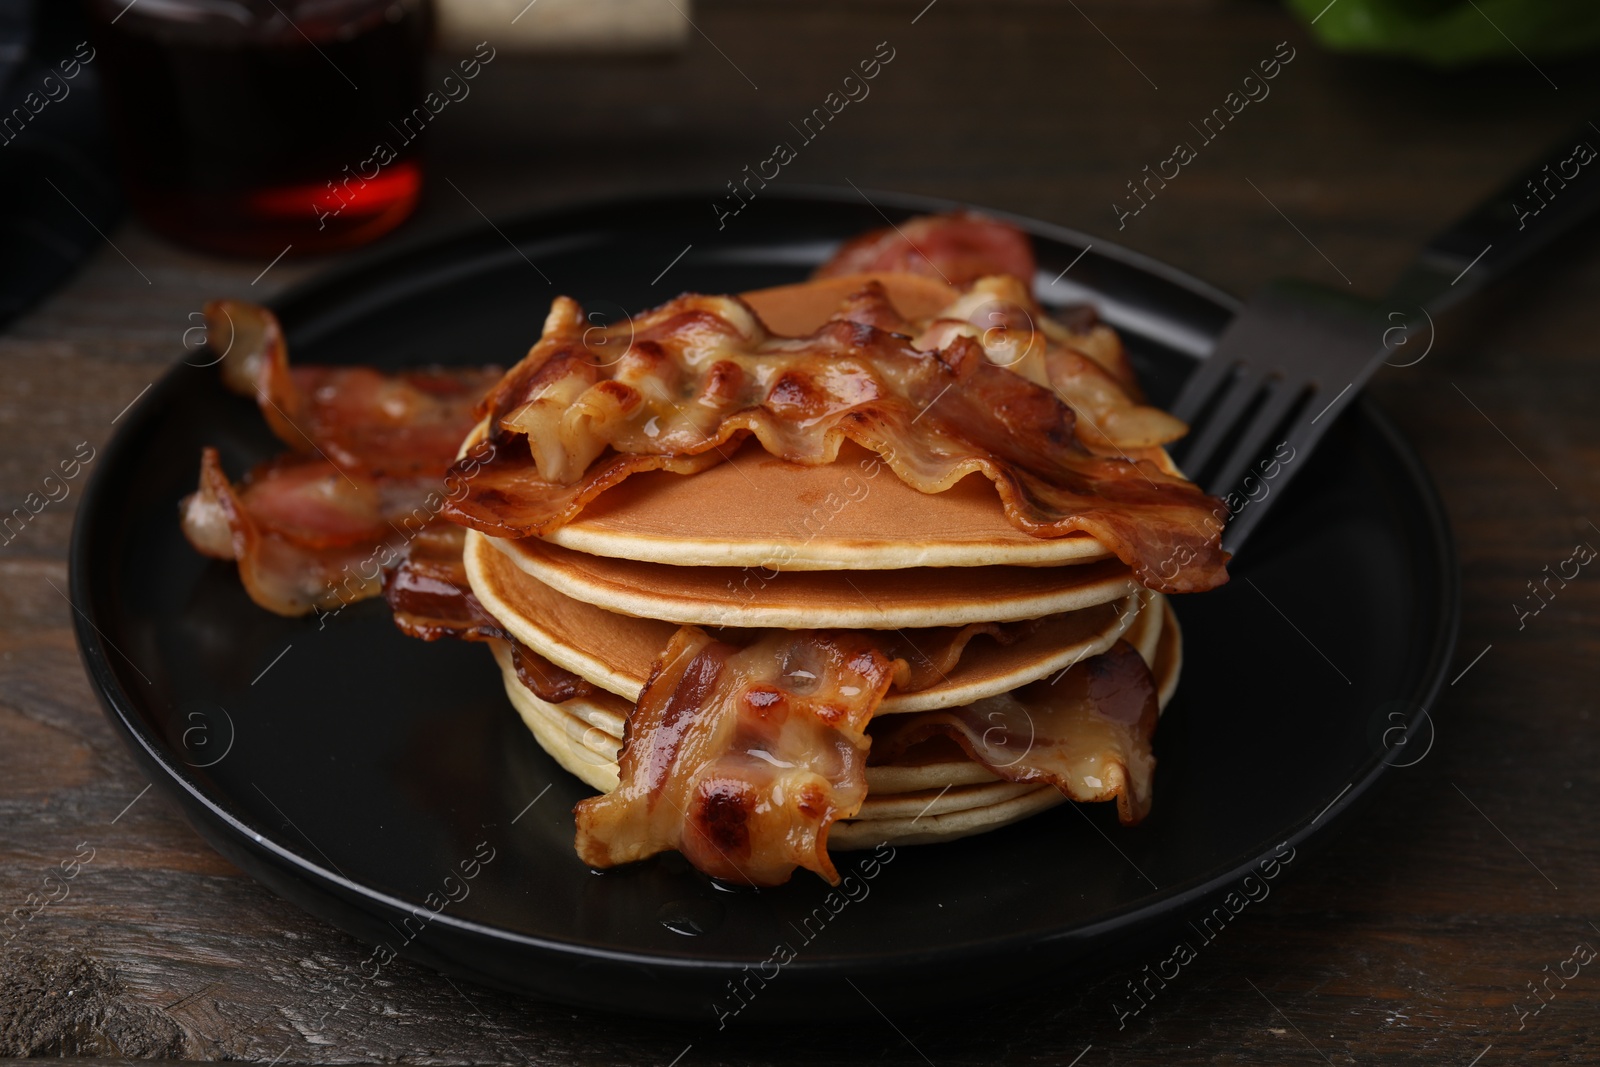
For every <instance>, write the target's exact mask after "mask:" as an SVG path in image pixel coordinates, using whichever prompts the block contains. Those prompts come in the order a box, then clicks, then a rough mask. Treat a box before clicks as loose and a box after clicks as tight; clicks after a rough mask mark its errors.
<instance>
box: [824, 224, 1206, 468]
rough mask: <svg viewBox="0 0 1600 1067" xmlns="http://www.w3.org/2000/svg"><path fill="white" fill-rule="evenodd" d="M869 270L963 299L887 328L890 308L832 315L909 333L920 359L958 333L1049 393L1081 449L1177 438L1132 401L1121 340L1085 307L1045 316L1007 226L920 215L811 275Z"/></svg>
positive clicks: (1028, 265)
mask: <svg viewBox="0 0 1600 1067" xmlns="http://www.w3.org/2000/svg"><path fill="white" fill-rule="evenodd" d="M870 271H905V272H909V273H914V274H921V275H924V276H929V277H940V278H943V279H944V280H945V281H947V282H948V283H949V284H950V285H952V286H954V287H956V288H959V289H962V290H964V292H963V293H962V295H961V296H960V297H959V298H958V299H957V300H956V301H955V302H954V303H953V304H951V305H950V307H948V308H946V309H944V310H943V311H941V312H940V313H939V314H938V315H936V316H934V317H933V318H932V319H927V320H921V321H918V322H915V323H905V322H900V321H897V320H898V316H895V315H894V314H893V309H892V308H889V309H888V312H887V313H885V308H888V304H887V301H884V302H883V306H882V307H875V306H872V305H871V304H870V303H868V304H867V305H866V306H861V307H855V308H847V309H842V316H843V317H847V318H849V319H850V321H852V322H867V323H870V324H871V325H873V326H877V327H878V328H879V329H883V330H894V331H896V332H902V333H909V334H911V335H913V336H914V337H915V341H914V343H915V345H916V347H917V348H919V349H921V350H923V351H935V350H937V349H941V348H944V347H947V346H948V345H949V343H950V340H951V338H953V337H955V336H958V335H961V336H967V337H971V338H973V339H974V340H976V341H978V343H979V344H981V345H982V346H983V349H984V353H985V354H986V355H987V356H988V357H989V359H990V361H991V362H993V363H996V364H999V365H1000V366H1002V367H1007V368H1009V369H1011V370H1013V371H1015V372H1016V373H1018V374H1020V375H1022V376H1023V377H1024V378H1027V379H1028V380H1029V381H1031V382H1033V383H1034V384H1036V385H1042V386H1045V387H1047V388H1052V389H1054V390H1055V391H1056V394H1057V395H1058V396H1060V397H1061V399H1062V400H1064V401H1066V403H1067V404H1068V405H1069V406H1070V407H1072V409H1073V410H1074V411H1075V412H1077V414H1078V416H1079V422H1078V425H1077V426H1076V432H1077V434H1078V437H1079V438H1080V439H1081V440H1082V441H1083V442H1084V444H1085V445H1087V446H1089V447H1090V448H1098V449H1101V450H1108V449H1109V450H1118V449H1120V450H1133V449H1141V448H1154V447H1157V446H1159V445H1163V444H1166V443H1168V442H1169V441H1174V440H1177V439H1178V438H1179V437H1181V436H1183V434H1184V433H1185V432H1186V431H1187V427H1186V426H1184V424H1183V423H1182V422H1180V421H1179V420H1177V419H1175V418H1173V417H1172V416H1171V415H1168V414H1167V413H1166V412H1164V411H1161V410H1159V409H1156V408H1151V407H1146V406H1144V405H1143V404H1142V403H1141V401H1142V400H1143V394H1142V392H1141V390H1140V388H1139V382H1138V378H1137V377H1136V376H1135V375H1134V372H1133V365H1132V364H1131V363H1130V362H1129V360H1128V355H1127V352H1126V351H1125V350H1124V349H1123V347H1122V342H1121V340H1120V339H1118V337H1117V334H1116V331H1115V330H1113V329H1111V328H1110V327H1109V326H1106V325H1104V324H1103V323H1101V322H1099V320H1098V318H1097V316H1096V315H1095V313H1094V310H1093V309H1092V308H1089V307H1087V306H1079V307H1075V308H1071V309H1068V311H1067V313H1066V314H1065V315H1064V316H1063V317H1062V318H1060V319H1058V318H1055V317H1052V316H1050V315H1047V314H1046V313H1045V311H1044V309H1043V308H1042V307H1040V305H1039V303H1038V301H1037V300H1035V299H1034V297H1033V295H1032V289H1031V286H1032V281H1033V275H1034V261H1033V252H1032V248H1031V246H1030V244H1029V241H1028V237H1027V235H1026V234H1024V233H1023V232H1022V231H1020V230H1018V229H1017V228H1016V227H1014V226H1010V225H1008V224H1006V223H1003V222H999V221H997V220H995V219H988V218H984V217H983V216H981V215H975V214H972V213H970V212H954V213H951V214H944V215H922V216H918V217H916V218H913V219H909V220H907V221H906V222H905V223H903V224H901V226H900V227H899V228H898V229H896V228H893V227H890V228H886V229H882V230H875V231H873V232H872V233H868V234H864V235H863V236H861V237H858V238H856V239H854V240H852V241H849V242H847V243H846V244H845V245H844V246H843V247H842V248H840V250H839V251H838V252H837V253H836V254H835V255H834V257H833V258H832V259H830V260H829V261H828V262H827V263H824V264H823V265H822V266H821V267H819V268H817V270H816V272H815V273H814V274H813V277H817V278H829V277H838V276H842V275H847V274H852V273H860V272H870Z"/></svg>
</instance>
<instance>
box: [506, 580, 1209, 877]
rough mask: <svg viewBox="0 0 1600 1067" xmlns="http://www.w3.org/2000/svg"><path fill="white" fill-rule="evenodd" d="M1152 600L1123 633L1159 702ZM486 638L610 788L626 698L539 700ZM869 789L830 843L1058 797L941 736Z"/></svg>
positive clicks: (904, 832) (934, 828) (547, 735)
mask: <svg viewBox="0 0 1600 1067" xmlns="http://www.w3.org/2000/svg"><path fill="white" fill-rule="evenodd" d="M1155 607H1159V609H1160V610H1150V611H1145V612H1141V613H1140V615H1139V619H1138V621H1137V622H1136V623H1135V625H1134V627H1132V628H1130V631H1129V633H1128V635H1127V636H1128V640H1129V643H1130V644H1132V645H1133V646H1134V647H1135V648H1138V649H1139V650H1140V654H1141V655H1142V656H1144V658H1145V659H1146V661H1147V662H1150V663H1151V664H1152V669H1153V670H1154V671H1155V675H1156V685H1157V691H1158V693H1159V694H1160V697H1159V699H1160V703H1161V705H1162V707H1163V708H1164V707H1165V706H1166V702H1167V700H1168V699H1169V698H1170V696H1171V694H1172V692H1173V690H1174V689H1175V688H1176V686H1177V680H1178V672H1179V669H1180V666H1181V656H1180V655H1179V653H1178V648H1179V645H1180V642H1181V638H1180V634H1179V631H1178V627H1177V624H1176V620H1175V619H1174V618H1173V615H1172V609H1171V606H1170V605H1168V604H1167V602H1166V600H1165V598H1158V599H1157V602H1156V604H1154V605H1152V608H1155ZM491 647H492V648H493V650H494V654H495V659H496V661H497V662H498V663H499V665H500V670H501V675H502V678H503V680H504V683H505V688H506V695H507V696H508V697H509V698H510V700H511V703H512V705H513V706H515V707H516V709H517V712H518V714H520V715H521V716H522V719H523V721H524V722H525V723H526V724H527V725H528V728H529V729H530V730H532V731H533V734H534V737H535V738H536V739H537V740H538V742H539V744H540V746H541V747H542V748H544V750H545V751H546V752H548V753H550V755H551V756H552V757H554V758H555V760H556V762H558V763H559V764H561V766H562V767H563V768H565V769H566V770H567V771H568V772H570V773H572V774H574V775H576V776H577V777H578V778H580V779H582V780H583V781H584V782H585V783H586V784H588V785H589V786H591V787H592V788H594V789H597V790H599V791H601V792H609V791H611V790H612V789H615V788H616V787H617V762H616V761H617V756H618V753H619V752H620V751H621V748H622V729H623V723H624V720H625V719H626V716H627V713H628V712H629V711H630V710H631V705H630V704H629V703H628V702H627V701H625V700H623V699H621V698H620V697H617V696H615V695H613V694H610V693H605V694H599V695H597V696H594V697H587V698H577V699H573V700H568V701H565V702H563V703H561V704H552V703H549V702H547V701H544V700H541V699H540V698H539V697H538V696H536V695H535V694H534V693H533V692H532V691H531V690H529V689H528V688H527V686H525V685H523V684H522V682H521V680H520V679H519V678H518V677H517V672H516V667H515V666H514V665H513V663H512V661H511V656H510V652H509V648H508V646H507V645H505V643H504V642H494V643H493V644H492V646H491ZM867 790H868V792H867V800H866V801H865V802H864V803H863V804H862V808H861V812H860V813H859V814H858V817H857V818H855V819H852V820H847V821H842V822H839V823H837V824H835V825H834V826H833V828H832V829H831V830H830V831H829V844H830V846H831V847H834V848H840V849H853V848H870V847H872V846H874V845H876V844H878V843H879V842H882V841H888V842H889V843H890V844H895V845H901V844H925V843H931V842H935V841H949V840H953V839H955V838H958V837H965V836H968V835H970V834H975V833H980V832H983V831H987V830H992V829H996V828H997V827H1000V826H1004V825H1006V824H1007V823H1011V822H1015V821H1017V820H1018V819H1022V818H1025V817H1027V816H1028V815H1032V814H1034V813H1035V812H1039V811H1043V810H1044V809H1046V808H1050V807H1054V806H1055V805H1056V804H1059V803H1061V802H1063V801H1064V800H1065V799H1066V798H1065V797H1063V796H1062V794H1061V793H1060V792H1059V791H1058V790H1056V789H1055V788H1054V787H1052V786H1048V785H1044V786H1034V785H1028V784H1022V783H1013V782H1006V781H1003V780H1001V779H1000V778H998V777H997V776H996V775H994V774H993V773H992V772H990V771H989V770H988V769H987V768H985V767H983V766H982V765H980V764H978V763H976V762H974V761H973V760H972V759H970V758H969V757H968V756H967V755H966V753H965V752H964V751H962V750H961V749H960V748H959V747H957V746H956V745H955V744H954V743H952V742H949V741H946V740H944V739H936V740H934V741H931V742H929V743H926V744H924V745H919V746H917V748H915V749H913V750H912V751H911V752H908V753H907V754H906V759H905V760H904V761H903V762H902V763H901V764H898V765H891V766H869V767H868V768H867Z"/></svg>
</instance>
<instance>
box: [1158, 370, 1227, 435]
mask: <svg viewBox="0 0 1600 1067" xmlns="http://www.w3.org/2000/svg"><path fill="white" fill-rule="evenodd" d="M1238 364H1239V361H1238V360H1236V359H1228V358H1226V357H1223V356H1220V355H1215V354H1213V355H1212V357H1211V358H1210V359H1208V360H1205V361H1204V362H1203V363H1201V364H1200V366H1198V367H1196V368H1195V369H1194V370H1193V371H1192V372H1191V373H1190V374H1189V377H1188V378H1187V379H1186V380H1185V381H1184V383H1183V389H1182V390H1181V391H1180V392H1179V393H1178V398H1177V399H1176V400H1174V401H1173V402H1172V406H1171V407H1169V408H1168V409H1167V410H1168V411H1170V412H1172V416H1173V418H1176V419H1182V420H1183V421H1184V422H1191V423H1192V422H1193V421H1194V418H1195V416H1196V415H1198V414H1199V413H1200V411H1201V409H1202V407H1203V406H1204V404H1205V402H1206V401H1207V400H1210V399H1211V394H1212V393H1214V392H1216V391H1217V388H1218V387H1219V386H1220V385H1221V384H1222V382H1223V379H1225V378H1226V377H1228V375H1229V374H1231V373H1232V372H1233V368H1234V367H1236V366H1238Z"/></svg>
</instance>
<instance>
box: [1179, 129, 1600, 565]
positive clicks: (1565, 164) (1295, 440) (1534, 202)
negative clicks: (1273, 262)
mask: <svg viewBox="0 0 1600 1067" xmlns="http://www.w3.org/2000/svg"><path fill="white" fill-rule="evenodd" d="M1597 206H1600V128H1597V127H1596V126H1594V125H1593V124H1586V125H1584V126H1583V127H1582V128H1581V129H1580V131H1579V132H1578V133H1577V135H1576V136H1574V137H1572V138H1570V139H1568V140H1566V141H1563V142H1559V143H1558V145H1557V146H1556V147H1555V148H1553V149H1552V150H1551V151H1549V152H1547V153H1546V154H1545V155H1544V156H1543V157H1542V158H1541V159H1540V160H1539V161H1538V162H1537V163H1536V164H1535V165H1534V166H1533V167H1530V168H1529V169H1528V170H1526V171H1524V172H1523V173H1522V174H1520V175H1519V176H1518V177H1517V178H1516V179H1515V180H1514V181H1513V182H1511V183H1510V184H1509V185H1508V186H1506V187H1505V188H1503V189H1502V190H1501V191H1500V192H1498V193H1496V194H1495V195H1494V196H1492V197H1490V198H1489V199H1488V200H1486V201H1484V202H1483V203H1482V204H1480V205H1479V206H1478V207H1477V208H1476V209H1474V210H1473V211H1472V212H1471V213H1470V214H1468V215H1466V216H1465V217H1464V218H1462V219H1460V220H1459V221H1457V222H1456V223H1455V225H1453V226H1451V227H1450V228H1448V229H1447V230H1445V231H1444V232H1443V233H1441V234H1439V235H1438V236H1437V237H1435V238H1434V239H1433V240H1432V241H1431V242H1429V244H1428V246H1427V247H1426V248H1424V249H1423V250H1422V253H1421V254H1420V255H1419V256H1418V257H1417V259H1416V261H1415V262H1414V263H1412V265H1411V266H1410V268H1408V269H1407V271H1406V272H1405V274H1404V275H1402V276H1401V278H1400V280H1399V281H1398V282H1397V283H1396V284H1395V286H1394V288H1393V289H1391V290H1390V292H1389V295H1388V296H1387V297H1386V298H1384V299H1383V300H1381V301H1378V300H1367V299H1362V298H1357V297H1351V296H1349V295H1347V294H1345V293H1342V292H1339V291H1337V290H1333V289H1329V288H1326V287H1323V286H1318V285H1313V284H1311V283H1309V282H1299V281H1293V280H1289V279H1280V280H1277V281H1273V282H1270V283H1268V284H1267V285H1266V286H1265V287H1264V288H1263V289H1262V290H1261V291H1260V292H1258V293H1256V294H1255V296H1253V297H1252V298H1251V299H1250V301H1249V302H1248V303H1247V304H1246V305H1245V306H1244V308H1243V310H1241V311H1240V312H1239V314H1238V315H1237V316H1236V317H1235V318H1234V320H1233V321H1232V322H1231V323H1230V324H1229V325H1228V328H1227V329H1226V330H1224V331H1223V334H1222V336H1221V337H1220V338H1219V339H1218V341H1217V346H1216V348H1215V349H1214V350H1213V351H1212V353H1211V355H1210V357H1208V358H1207V359H1206V361H1205V362H1204V363H1202V364H1201V365H1200V367H1199V368H1198V369H1197V370H1195V372H1194V373H1193V374H1191V375H1190V376H1189V380H1188V381H1186V382H1185V383H1184V386H1183V390H1182V391H1181V392H1180V393H1179V394H1178V399H1177V400H1176V401H1175V402H1174V404H1173V405H1172V413H1173V414H1174V415H1176V416H1177V417H1178V418H1180V419H1182V420H1184V421H1185V422H1187V423H1189V425H1190V427H1191V433H1190V436H1189V437H1188V438H1187V439H1186V440H1185V441H1183V442H1180V443H1179V445H1178V446H1176V447H1175V448H1174V450H1173V451H1174V453H1175V456H1176V459H1177V461H1178V463H1179V464H1180V465H1182V467H1183V468H1184V470H1185V471H1186V472H1187V474H1188V475H1189V477H1190V478H1192V479H1193V480H1194V481H1195V482H1196V483H1198V484H1199V485H1201V486H1203V487H1205V489H1206V490H1207V491H1208V492H1210V493H1212V494H1214V495H1216V496H1220V497H1223V498H1224V499H1225V500H1226V501H1227V502H1228V504H1229V508H1230V512H1231V513H1232V518H1231V520H1230V522H1229V523H1228V527H1227V530H1226V531H1225V532H1224V534H1223V544H1224V545H1225V547H1227V549H1228V550H1229V551H1231V552H1238V551H1239V549H1240V547H1241V546H1242V545H1243V544H1244V542H1245V540H1246V539H1247V538H1248V537H1249V536H1250V532H1251V531H1252V530H1254V529H1255V528H1256V526H1257V524H1259V523H1260V521H1261V519H1262V517H1263V516H1264V515H1265V514H1266V513H1267V512H1268V511H1269V510H1270V509H1271V508H1272V506H1273V505H1274V503H1275V501H1276V500H1277V499H1279V498H1280V497H1281V496H1282V489H1283V487H1284V486H1285V485H1286V484H1287V483H1288V482H1289V481H1290V480H1291V479H1292V478H1293V477H1294V476H1295V475H1296V474H1298V473H1299V472H1300V470H1301V468H1302V467H1304V466H1305V460H1306V458H1307V457H1308V456H1309V455H1310V454H1311V452H1312V450H1313V449H1315V448H1316V445H1317V442H1318V441H1319V440H1321V438H1322V435H1323V434H1324V433H1326V432H1327V430H1328V427H1329V426H1331V425H1332V424H1333V423H1334V421H1335V420H1337V418H1338V417H1339V413H1340V412H1341V411H1343V410H1344V409H1345V408H1346V407H1348V406H1349V405H1350V403H1351V402H1352V401H1353V400H1354V399H1355V398H1356V396H1357V395H1358V394H1359V393H1360V391H1361V387H1362V386H1363V385H1364V384H1366V381H1367V379H1369V378H1371V377H1372V375H1373V374H1374V373H1375V372H1376V371H1377V369H1378V368H1379V367H1380V366H1381V365H1383V364H1384V363H1385V362H1392V363H1396V364H1400V365H1404V364H1405V363H1406V361H1407V359H1409V358H1410V357H1409V356H1408V354H1407V352H1408V350H1407V348H1406V347H1405V345H1406V344H1407V343H1408V342H1410V341H1411V340H1412V339H1413V338H1415V337H1417V336H1418V335H1420V334H1423V333H1427V334H1428V335H1429V337H1430V343H1431V336H1432V326H1433V320H1434V318H1435V317H1436V316H1438V315H1440V314H1441V313H1443V312H1444V311H1446V310H1448V309H1449V308H1451V307H1453V306H1454V305H1456V304H1457V303H1459V302H1460V301H1462V300H1463V299H1465V298H1466V297H1468V296H1470V295H1472V294H1473V293H1475V292H1476V291H1478V290H1479V289H1481V288H1483V287H1484V286H1486V285H1488V284H1489V283H1491V282H1493V281H1496V280H1498V279H1499V278H1501V277H1503V276H1504V275H1506V274H1507V273H1509V272H1510V271H1511V269H1512V268H1513V267H1515V266H1517V265H1518V264H1520V263H1521V262H1522V261H1523V260H1525V259H1526V258H1528V257H1529V256H1530V255H1532V254H1533V253H1534V252H1536V251H1538V250H1539V249H1541V248H1543V247H1544V246H1545V245H1547V244H1549V243H1550V242H1551V241H1553V240H1554V239H1555V238H1557V237H1559V236H1560V235H1561V234H1563V233H1565V232H1566V231H1568V230H1570V229H1572V228H1573V227H1574V226H1576V225H1577V224H1578V223H1579V222H1581V221H1583V220H1584V219H1585V218H1587V217H1588V216H1589V215H1590V214H1591V213H1592V212H1593V210H1594V209H1595V208H1596V207H1597Z"/></svg>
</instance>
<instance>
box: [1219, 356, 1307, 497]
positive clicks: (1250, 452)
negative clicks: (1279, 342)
mask: <svg viewBox="0 0 1600 1067" xmlns="http://www.w3.org/2000/svg"><path fill="white" fill-rule="evenodd" d="M1269 388H1270V389H1271V392H1270V393H1269V394H1268V395H1267V401H1266V403H1264V404H1262V405H1261V410H1259V411H1257V412H1256V414H1255V418H1253V419H1251V420H1250V425H1249V426H1247V427H1246V428H1245V431H1244V433H1243V434H1242V435H1241V436H1240V438H1239V443H1238V444H1237V445H1235V446H1234V449H1233V451H1232V452H1231V453H1229V454H1228V459H1227V461H1226V462H1225V463H1223V465H1222V469H1221V470H1219V471H1218V472H1217V474H1216V476H1215V477H1214V478H1212V479H1211V483H1210V484H1211V488H1210V492H1212V493H1214V494H1216V495H1218V496H1223V495H1226V494H1227V493H1228V492H1229V491H1230V490H1231V489H1233V487H1234V486H1236V485H1238V484H1239V480H1240V479H1241V478H1243V477H1244V473H1245V471H1246V470H1247V469H1249V467H1250V465H1251V464H1252V463H1254V462H1255V460H1256V456H1258V455H1260V453H1261V449H1262V447H1263V446H1265V445H1266V443H1267V438H1268V436H1269V435H1271V434H1272V433H1273V432H1275V431H1276V430H1277V429H1278V425H1279V424H1280V423H1282V422H1283V420H1284V417H1285V416H1287V415H1288V414H1289V412H1290V411H1292V410H1294V406H1295V405H1296V404H1297V403H1299V402H1300V399H1301V398H1302V397H1304V396H1305V395H1306V385H1305V383H1304V382H1294V383H1292V384H1291V383H1289V382H1286V381H1283V380H1281V379H1280V380H1279V381H1277V382H1276V383H1275V384H1273V385H1270V386H1269Z"/></svg>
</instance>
